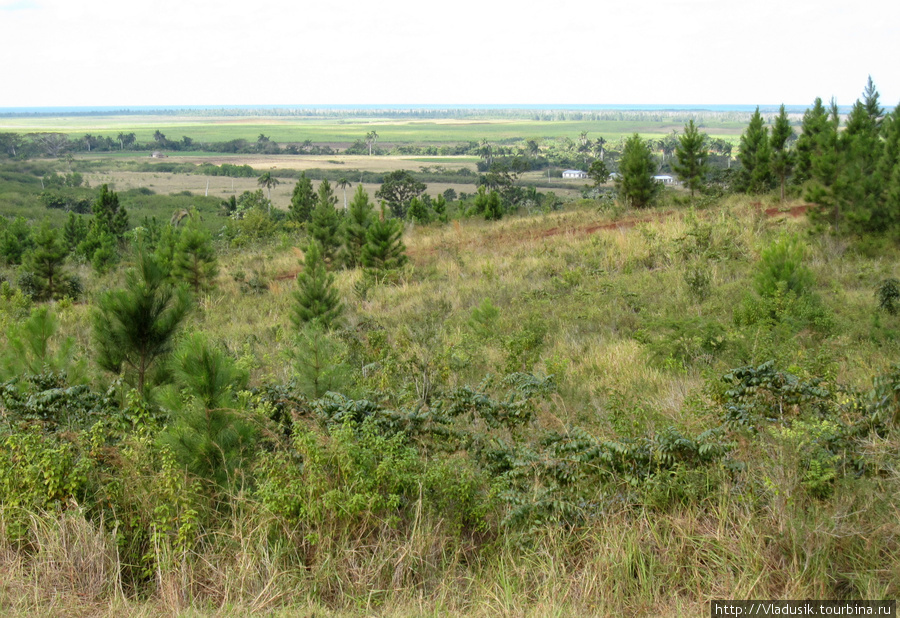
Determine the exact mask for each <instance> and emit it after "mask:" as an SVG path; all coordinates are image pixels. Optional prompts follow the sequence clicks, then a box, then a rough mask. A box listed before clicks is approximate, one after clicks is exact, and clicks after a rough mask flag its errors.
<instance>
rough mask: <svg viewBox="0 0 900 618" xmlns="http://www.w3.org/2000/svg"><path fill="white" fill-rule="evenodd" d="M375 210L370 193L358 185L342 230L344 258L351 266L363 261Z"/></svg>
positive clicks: (345, 262) (353, 266)
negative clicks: (367, 235) (367, 233)
mask: <svg viewBox="0 0 900 618" xmlns="http://www.w3.org/2000/svg"><path fill="white" fill-rule="evenodd" d="M373 212H374V209H373V208H372V204H371V203H370V202H369V194H368V193H366V190H365V189H364V188H363V186H362V185H359V186H357V187H356V193H355V194H354V195H353V200H352V201H351V202H350V210H349V211H348V213H347V217H346V219H345V220H344V226H343V230H342V231H343V240H344V250H343V260H344V264H346V265H347V266H348V267H350V268H356V267H357V266H359V265H360V264H361V263H362V262H361V260H362V250H363V247H364V246H365V244H366V232H367V231H368V229H369V226H370V225H371V224H372V217H373Z"/></svg>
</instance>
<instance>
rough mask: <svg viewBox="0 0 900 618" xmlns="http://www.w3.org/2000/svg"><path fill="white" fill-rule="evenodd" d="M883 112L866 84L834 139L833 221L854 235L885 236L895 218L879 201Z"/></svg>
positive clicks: (874, 93)
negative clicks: (837, 153)
mask: <svg viewBox="0 0 900 618" xmlns="http://www.w3.org/2000/svg"><path fill="white" fill-rule="evenodd" d="M883 115H884V110H883V109H882V108H881V107H880V106H879V104H878V92H877V90H875V86H874V85H873V84H872V79H871V78H869V82H868V84H867V86H866V89H865V92H864V99H863V100H861V101H860V100H857V101H856V103H854V105H853V108H852V109H851V110H850V114H849V115H848V116H847V124H846V127H845V129H844V131H843V132H842V133H841V134H840V136H839V138H838V149H839V151H840V159H839V160H840V165H839V167H838V171H837V175H836V177H835V182H834V188H833V198H834V203H833V205H832V206H833V208H834V209H835V210H834V221H835V224H836V225H837V226H838V228H839V229H840V228H841V227H843V226H844V224H845V223H846V229H845V230H844V231H848V232H855V233H868V232H885V231H887V230H888V229H889V228H891V227H892V226H893V225H894V222H895V221H896V219H897V214H896V213H894V212H891V211H890V210H888V209H887V207H886V204H885V202H884V200H883V195H884V191H885V188H886V187H885V183H884V175H883V173H879V163H880V160H881V157H882V155H883V153H884V145H883V144H882V142H881V125H882V120H883V119H882V117H883Z"/></svg>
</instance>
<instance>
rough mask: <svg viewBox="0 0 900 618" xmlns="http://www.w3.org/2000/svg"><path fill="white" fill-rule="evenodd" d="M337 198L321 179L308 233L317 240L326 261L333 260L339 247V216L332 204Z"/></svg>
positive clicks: (329, 186) (327, 184)
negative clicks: (317, 199)
mask: <svg viewBox="0 0 900 618" xmlns="http://www.w3.org/2000/svg"><path fill="white" fill-rule="evenodd" d="M336 203H337V199H336V198H335V197H334V194H333V192H332V191H331V185H330V184H329V183H328V181H327V180H323V181H322V184H320V185H319V201H318V203H317V204H316V208H315V210H313V213H312V220H311V221H310V224H309V235H310V236H312V238H313V239H314V240H315V241H316V242H318V244H319V248H320V249H321V251H322V256H323V258H324V259H325V261H327V262H328V263H331V262H333V261H334V257H335V254H336V253H337V250H338V249H339V248H340V245H341V239H340V236H339V235H338V232H339V231H340V227H341V216H340V214H339V213H338V211H337V209H336V208H335V207H334V205H335V204H336Z"/></svg>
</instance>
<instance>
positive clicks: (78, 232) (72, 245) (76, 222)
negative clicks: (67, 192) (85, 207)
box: [63, 212, 88, 252]
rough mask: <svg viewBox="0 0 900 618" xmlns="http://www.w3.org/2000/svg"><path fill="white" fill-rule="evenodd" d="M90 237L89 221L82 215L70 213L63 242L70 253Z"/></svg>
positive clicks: (64, 229) (64, 230)
mask: <svg viewBox="0 0 900 618" xmlns="http://www.w3.org/2000/svg"><path fill="white" fill-rule="evenodd" d="M87 235H88V224H87V219H85V217H83V216H82V215H76V214H75V213H74V212H70V213H69V216H68V217H67V218H66V224H65V227H63V241H64V242H65V245H66V247H67V248H68V249H69V251H70V252H72V251H74V250H75V249H76V248H77V247H78V245H79V244H81V243H82V242H84V240H85V239H86V238H87Z"/></svg>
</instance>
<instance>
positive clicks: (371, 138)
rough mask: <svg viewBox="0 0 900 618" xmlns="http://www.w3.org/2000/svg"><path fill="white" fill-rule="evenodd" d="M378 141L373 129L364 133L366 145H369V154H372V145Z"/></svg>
mask: <svg viewBox="0 0 900 618" xmlns="http://www.w3.org/2000/svg"><path fill="white" fill-rule="evenodd" d="M377 141H378V134H377V133H376V132H375V131H369V132H368V133H366V146H368V147H369V156H370V157H371V156H372V146H374V145H375V142H377Z"/></svg>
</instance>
